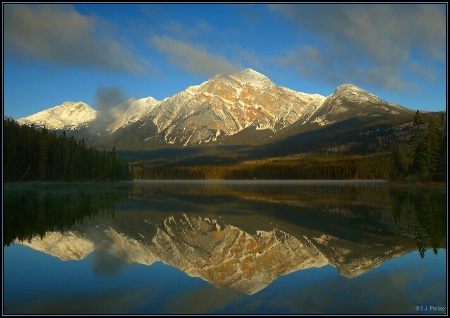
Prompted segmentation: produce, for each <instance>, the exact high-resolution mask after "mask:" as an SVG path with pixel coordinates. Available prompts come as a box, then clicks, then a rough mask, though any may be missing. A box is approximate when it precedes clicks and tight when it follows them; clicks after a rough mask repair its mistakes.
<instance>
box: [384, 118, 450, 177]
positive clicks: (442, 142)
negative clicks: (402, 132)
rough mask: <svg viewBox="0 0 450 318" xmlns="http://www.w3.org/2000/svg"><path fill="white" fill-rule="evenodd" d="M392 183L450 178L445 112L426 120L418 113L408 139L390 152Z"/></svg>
mask: <svg viewBox="0 0 450 318" xmlns="http://www.w3.org/2000/svg"><path fill="white" fill-rule="evenodd" d="M390 160H391V164H390V165H391V169H390V175H389V179H390V180H391V181H406V182H444V181H446V178H447V125H446V118H445V116H444V113H442V114H441V117H440V119H439V120H436V118H435V117H433V116H430V117H429V119H428V120H427V121H425V120H424V119H423V117H422V114H421V113H420V112H419V111H418V110H417V111H416V114H415V116H414V120H413V123H412V127H411V133H410V135H409V138H408V140H407V141H406V142H405V143H403V144H399V145H397V146H395V148H394V149H393V151H392V153H391V158H390Z"/></svg>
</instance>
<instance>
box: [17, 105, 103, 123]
mask: <svg viewBox="0 0 450 318" xmlns="http://www.w3.org/2000/svg"><path fill="white" fill-rule="evenodd" d="M96 114H97V112H96V111H95V110H94V109H92V108H91V107H90V106H89V105H87V104H85V103H83V102H65V103H63V104H62V105H59V106H55V107H53V108H49V109H46V110H43V111H40V112H38V113H36V114H34V115H31V116H28V117H24V118H19V119H18V120H17V122H18V123H19V124H21V125H31V124H34V125H35V126H45V127H46V128H47V129H79V128H81V127H83V126H86V125H87V124H89V123H90V122H92V121H93V120H94V119H95V117H96Z"/></svg>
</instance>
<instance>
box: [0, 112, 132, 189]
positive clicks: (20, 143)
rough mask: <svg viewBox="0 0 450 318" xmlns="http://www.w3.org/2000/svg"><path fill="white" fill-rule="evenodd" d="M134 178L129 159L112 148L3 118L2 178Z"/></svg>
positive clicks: (32, 179) (7, 180)
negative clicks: (117, 153)
mask: <svg viewBox="0 0 450 318" xmlns="http://www.w3.org/2000/svg"><path fill="white" fill-rule="evenodd" d="M131 179H133V174H132V170H131V169H130V167H129V165H128V162H127V161H126V160H124V159H122V158H117V157H116V151H115V147H113V148H112V149H111V150H110V151H108V152H106V151H99V150H97V149H95V148H93V147H92V146H90V147H89V148H88V147H87V146H86V145H85V143H84V140H81V141H79V142H78V141H76V140H75V138H74V137H72V136H71V137H68V136H66V134H65V132H64V133H63V135H57V134H56V133H54V132H49V131H48V130H47V129H46V128H41V129H38V128H36V127H34V126H27V125H19V124H18V123H17V122H15V121H14V120H10V119H4V120H3V180H4V181H5V182H14V181H65V182H70V181H119V180H131Z"/></svg>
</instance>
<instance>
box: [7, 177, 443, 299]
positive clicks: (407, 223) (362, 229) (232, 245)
mask: <svg viewBox="0 0 450 318" xmlns="http://www.w3.org/2000/svg"><path fill="white" fill-rule="evenodd" d="M441 190H442V191H441ZM445 238H446V194H445V191H444V189H427V188H413V187H411V188H407V187H404V188H398V187H397V188H396V187H390V186H386V185H379V184H376V183H373V184H372V183H367V184H366V183H356V182H355V183H347V184H346V183H344V184H342V183H331V184H326V183H312V184H305V183H292V182H291V183H290V182H278V183H277V182H269V183H258V182H235V183H233V182H132V183H116V184H101V185H98V184H88V185H86V184H78V185H77V184H63V185H61V184H58V185H52V184H47V185H20V184H12V185H7V186H6V187H5V192H4V245H6V246H9V245H10V244H13V243H20V244H23V245H27V246H29V247H31V248H33V249H34V250H38V251H41V252H44V253H47V254H51V255H53V256H56V257H58V258H60V259H61V260H80V259H83V258H85V257H87V256H88V255H89V254H91V253H92V252H94V251H95V252H96V253H106V254H107V255H111V256H114V257H115V258H117V259H119V260H122V261H124V262H126V263H138V264H144V265H148V266H149V265H152V264H153V263H155V262H163V263H165V264H167V265H170V266H172V267H175V268H177V269H179V270H181V271H183V272H184V273H186V274H187V275H189V276H191V277H199V278H202V279H203V280H205V281H207V282H208V283H209V284H211V285H212V286H215V287H231V288H234V289H236V290H238V291H241V292H243V293H245V294H248V295H252V294H255V293H257V292H259V291H261V290H262V289H264V288H265V287H267V286H268V285H269V284H270V283H271V282H273V281H274V280H275V279H276V278H278V277H280V276H282V275H286V274H289V273H292V272H295V271H299V270H304V269H309V268H320V267H323V266H325V265H332V266H334V267H336V268H337V270H338V271H339V273H340V274H341V275H343V276H345V277H348V278H353V277H357V276H360V275H362V274H364V273H366V272H368V271H370V270H372V269H374V268H375V267H377V266H379V265H380V264H382V263H383V262H385V261H387V260H389V259H391V258H394V257H400V256H402V255H404V254H407V253H410V252H411V251H414V250H418V251H419V255H420V256H421V257H424V256H425V253H426V252H427V251H428V250H432V251H433V252H434V253H437V252H438V249H439V248H445V247H446V246H445Z"/></svg>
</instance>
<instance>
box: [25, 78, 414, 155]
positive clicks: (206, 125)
mask: <svg viewBox="0 0 450 318" xmlns="http://www.w3.org/2000/svg"><path fill="white" fill-rule="evenodd" d="M413 114H414V112H413V111H412V110H409V109H407V108H404V107H401V106H399V105H396V104H392V103H389V102H386V101H383V100H381V99H380V98H378V97H376V96H375V95H373V94H371V93H369V92H367V91H364V90H362V89H360V88H358V87H356V86H354V85H350V84H344V85H341V86H339V87H338V88H337V89H336V90H335V91H334V93H333V94H331V95H329V96H328V97H325V96H321V95H318V94H307V93H301V92H296V91H293V90H291V89H289V88H286V87H281V86H278V85H276V84H274V83H273V82H272V81H271V80H270V79H269V78H267V77H266V76H264V75H263V74H261V73H258V72H256V71H254V70H252V69H245V70H243V71H240V72H237V73H235V74H232V75H216V76H213V77H212V78H210V79H209V80H207V81H205V82H204V83H202V84H200V85H196V86H190V87H188V88H186V89H185V90H184V91H181V92H179V93H177V94H175V95H172V96H170V97H167V98H165V99H164V100H161V101H157V100H155V99H154V98H152V97H147V98H142V99H139V100H135V99H129V100H127V101H124V102H123V103H121V104H119V105H115V106H112V107H110V108H103V109H100V110H97V111H95V110H93V109H92V108H90V107H89V106H88V105H86V104H84V103H71V102H67V103H64V104H63V105H61V106H57V107H55V108H52V109H48V110H45V111H42V112H39V113H37V114H35V115H32V116H29V117H26V118H22V119H19V122H20V123H24V124H31V123H33V124H35V125H46V126H47V128H48V129H54V130H70V134H72V135H74V136H76V137H77V138H79V139H81V138H84V139H85V141H86V142H88V143H90V144H92V145H94V146H96V147H97V148H103V149H108V148H111V147H112V146H116V149H117V150H122V151H124V150H128V151H137V150H146V151H148V150H154V149H162V148H177V149H179V148H181V147H194V148H198V149H200V148H201V149H211V147H212V148H214V149H215V150H214V151H216V150H219V149H223V146H226V147H228V146H233V147H235V146H239V147H265V148H266V149H268V150H267V151H268V152H274V151H278V150H279V149H280V148H283V147H285V146H286V145H287V146H288V148H295V149H293V150H292V151H294V152H308V151H311V150H314V149H311V148H315V149H316V150H317V149H322V150H323V149H326V148H336V147H340V146H341V145H342V143H345V142H346V138H353V139H354V138H355V136H358V135H361V134H366V135H370V136H373V137H374V138H375V139H373V138H372V140H371V141H370V142H372V143H373V142H376V134H373V131H378V132H379V131H380V129H381V130H383V131H386V132H392V133H395V129H391V128H392V127H394V126H396V125H403V124H405V123H406V118H409V117H411V118H412V116H413ZM334 125H337V126H334ZM369 127H370V129H369ZM371 129H372V130H373V131H372V130H371ZM343 130H344V131H345V132H346V133H343V132H344V131H343ZM362 131H363V132H362ZM336 133H338V135H339V136H340V137H339V138H334V137H335V136H334V134H336ZM305 134H306V135H305ZM361 142H364V141H363V140H362V139H361ZM305 143H306V144H305ZM314 143H315V144H314ZM321 143H323V146H321V147H319V148H318V147H317V146H318V145H319V144H321ZM308 145H309V146H308ZM336 149H337V148H336ZM208 151H209V150H208Z"/></svg>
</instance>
